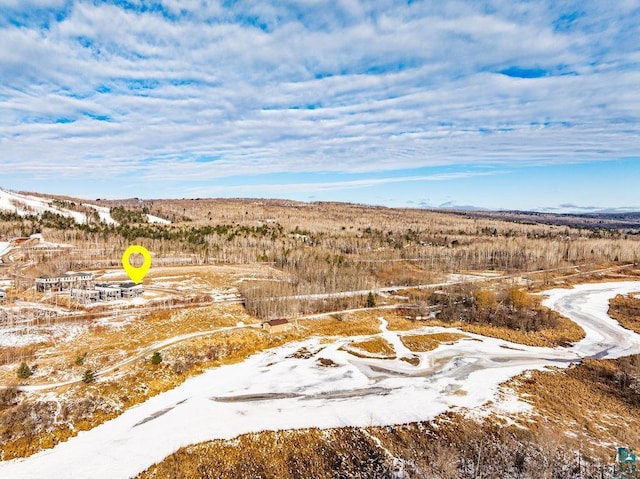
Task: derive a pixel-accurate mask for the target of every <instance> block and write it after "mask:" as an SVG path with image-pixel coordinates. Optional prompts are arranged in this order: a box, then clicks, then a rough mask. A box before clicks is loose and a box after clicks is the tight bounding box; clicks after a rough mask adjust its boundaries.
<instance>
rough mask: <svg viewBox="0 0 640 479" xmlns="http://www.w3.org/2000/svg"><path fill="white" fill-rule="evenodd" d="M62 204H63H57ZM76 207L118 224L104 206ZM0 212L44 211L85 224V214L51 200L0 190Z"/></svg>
mask: <svg viewBox="0 0 640 479" xmlns="http://www.w3.org/2000/svg"><path fill="white" fill-rule="evenodd" d="M59 203H64V202H59ZM78 206H80V207H81V209H83V208H90V209H93V210H95V211H96V212H97V213H98V216H99V217H100V221H102V222H103V223H106V224H109V225H117V224H118V222H117V221H116V220H114V219H113V218H112V217H111V214H110V212H109V208H107V207H105V206H98V205H94V204H91V203H78ZM0 211H7V212H11V213H16V214H18V215H20V216H27V215H41V214H42V213H44V212H45V211H48V212H51V213H56V214H59V215H62V216H66V217H67V218H73V219H74V220H75V221H76V223H80V224H86V223H87V213H86V212H80V211H74V210H72V209H69V208H65V207H64V206H63V205H61V204H56V202H55V200H54V199H52V198H42V197H38V196H33V195H26V194H21V193H15V192H13V191H8V190H4V189H2V188H0ZM146 216H147V221H148V222H149V223H161V224H170V223H171V222H170V221H168V220H165V219H162V218H159V217H157V216H153V215H146Z"/></svg>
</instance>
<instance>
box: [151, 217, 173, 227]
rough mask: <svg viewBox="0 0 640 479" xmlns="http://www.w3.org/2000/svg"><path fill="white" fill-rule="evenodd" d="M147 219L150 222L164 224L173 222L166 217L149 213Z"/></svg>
mask: <svg viewBox="0 0 640 479" xmlns="http://www.w3.org/2000/svg"><path fill="white" fill-rule="evenodd" d="M147 221H148V222H149V223H159V224H163V225H170V224H171V221H169V220H165V219H164V218H159V217H157V216H153V215H147Z"/></svg>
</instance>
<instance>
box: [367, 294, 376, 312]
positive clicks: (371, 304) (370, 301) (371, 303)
mask: <svg viewBox="0 0 640 479" xmlns="http://www.w3.org/2000/svg"><path fill="white" fill-rule="evenodd" d="M375 307H376V297H375V296H374V295H373V293H372V292H371V291H369V294H368V296H367V308H375Z"/></svg>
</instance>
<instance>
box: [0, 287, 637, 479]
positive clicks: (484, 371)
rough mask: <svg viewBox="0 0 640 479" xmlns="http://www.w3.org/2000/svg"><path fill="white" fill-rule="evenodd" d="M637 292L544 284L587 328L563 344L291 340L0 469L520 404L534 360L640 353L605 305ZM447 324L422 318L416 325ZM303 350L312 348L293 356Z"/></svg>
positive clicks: (128, 462)
mask: <svg viewBox="0 0 640 479" xmlns="http://www.w3.org/2000/svg"><path fill="white" fill-rule="evenodd" d="M633 291H640V282H623V283H622V282H621V283H601V284H587V285H580V286H577V287H575V288H573V289H558V290H552V291H548V292H547V293H546V294H547V295H548V298H547V299H546V300H545V304H546V305H547V306H549V307H551V308H553V309H555V310H557V311H559V312H560V313H561V314H564V315H566V316H568V317H569V318H571V319H573V320H574V321H576V322H577V323H578V324H579V325H580V326H582V327H583V328H584V330H585V332H586V337H585V338H584V339H583V340H582V341H580V342H578V343H576V344H575V345H573V346H570V347H567V348H564V347H556V348H539V347H528V346H522V345H519V344H514V343H509V342H507V341H503V340H499V339H494V338H485V337H482V336H477V335H473V334H468V333H465V334H466V336H467V338H466V339H462V340H459V341H457V342H455V343H453V344H446V345H441V346H440V347H438V348H437V349H435V350H433V351H429V352H425V353H410V352H408V351H406V350H405V349H403V348H396V353H397V354H398V356H406V355H407V354H415V356H417V357H418V358H419V359H420V362H419V364H418V365H417V366H413V365H411V364H409V363H407V362H405V361H402V360H400V359H395V360H383V359H371V358H357V357H355V356H352V355H350V354H349V353H347V352H346V351H344V350H342V349H341V346H343V345H344V344H345V343H346V342H348V341H350V340H352V339H353V338H341V339H336V340H335V341H334V342H333V343H330V344H326V341H325V342H321V341H320V339H318V338H315V339H308V340H305V341H302V342H299V343H290V344H287V345H285V346H282V347H279V348H275V349H272V350H269V351H265V352H262V353H259V354H256V355H254V356H252V357H250V358H248V359H247V360H245V361H243V362H242V363H239V364H234V365H229V366H223V367H219V368H215V369H211V370H209V371H207V372H205V373H204V374H202V375H200V376H197V377H194V378H190V379H188V380H187V381H185V383H183V384H182V385H181V386H179V387H177V388H175V389H173V390H171V391H168V392H166V393H163V394H160V395H158V396H155V397H153V398H151V399H149V400H148V401H146V402H145V403H143V404H140V405H138V406H136V407H134V408H131V409H129V410H127V411H125V412H124V413H123V414H121V415H120V416H118V417H117V418H115V419H113V420H111V421H108V422H106V423H104V424H102V425H101V426H98V427H96V428H94V429H92V430H91V431H86V432H81V433H80V434H79V435H78V436H77V437H74V438H71V439H69V440H68V441H67V442H65V443H62V444H59V445H58V446H56V447H55V448H53V449H51V450H47V451H43V452H40V453H38V454H36V455H34V456H31V457H29V458H26V459H18V460H12V461H7V462H0V477H3V478H4V477H7V478H12V479H22V478H24V479H27V478H28V479H38V478H50V477H65V478H83V479H84V478H87V477H91V478H109V479H112V478H113V479H118V478H122V479H126V478H129V477H132V476H135V475H136V474H137V473H139V472H140V471H142V470H144V469H146V468H147V467H149V466H150V465H151V464H153V463H154V462H157V461H160V460H162V459H163V458H164V457H166V456H167V455H168V454H170V453H171V452H173V451H175V450H176V449H178V448H179V447H181V446H185V445H188V444H193V443H196V442H200V441H206V440H211V439H216V438H221V439H229V438H233V437H235V436H237V435H239V434H243V433H248V432H255V431H260V430H278V429H290V428H303V427H321V428H327V427H344V426H370V425H389V424H401V423H406V422H414V421H423V420H429V419H431V418H433V417H435V416H437V415H438V414H441V413H443V412H445V411H448V410H450V408H452V407H453V408H497V410H498V411H499V412H501V413H505V414H511V413H516V412H520V411H525V410H527V408H530V406H529V405H527V404H526V403H523V402H521V401H518V399H517V398H514V397H512V398H506V399H505V398H503V397H502V395H503V394H504V391H503V392H502V393H500V392H499V387H500V384H501V383H503V382H504V381H506V380H508V379H510V378H512V377H513V376H516V375H518V374H520V373H522V372H523V371H526V370H529V369H540V368H543V367H545V366H550V365H554V366H560V367H563V366H567V365H569V364H570V363H572V362H577V361H579V360H580V359H582V358H586V357H597V358H600V357H608V358H615V357H619V356H622V355H627V354H634V353H640V335H638V334H636V333H634V332H632V331H629V330H626V329H624V328H622V327H620V326H619V325H618V324H617V323H616V322H615V321H614V320H612V319H611V318H610V317H609V316H608V314H607V309H608V301H609V299H610V298H612V297H613V296H615V295H616V294H620V293H621V294H626V293H629V292H633ZM380 325H381V332H380V334H381V335H382V336H384V337H385V338H386V339H388V340H389V341H390V342H391V344H395V345H398V344H399V342H398V340H399V337H398V336H401V335H402V334H406V333H398V332H393V331H389V330H388V329H387V327H386V321H384V320H381V322H380ZM443 330H444V329H443V328H434V327H424V328H422V329H421V332H439V331H443ZM394 335H395V337H392V336H394ZM302 348H304V351H305V354H296V352H298V353H299V352H300V351H302ZM320 360H322V361H320ZM489 401H492V403H493V405H492V406H489V405H487V404H488V402H489Z"/></svg>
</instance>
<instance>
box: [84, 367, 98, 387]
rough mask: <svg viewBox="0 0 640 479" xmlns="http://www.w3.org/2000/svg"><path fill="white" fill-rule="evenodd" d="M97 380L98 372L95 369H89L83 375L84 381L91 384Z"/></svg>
mask: <svg viewBox="0 0 640 479" xmlns="http://www.w3.org/2000/svg"><path fill="white" fill-rule="evenodd" d="M95 380H96V372H95V371H94V370H93V369H87V370H86V371H85V372H84V374H83V375H82V382H84V383H86V384H89V383H92V382H94V381H95Z"/></svg>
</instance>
